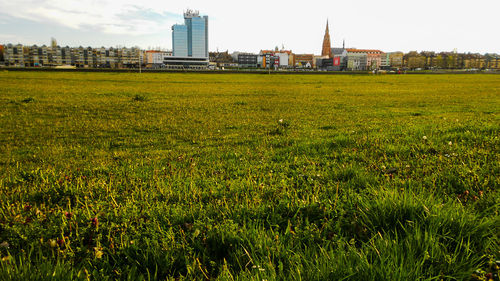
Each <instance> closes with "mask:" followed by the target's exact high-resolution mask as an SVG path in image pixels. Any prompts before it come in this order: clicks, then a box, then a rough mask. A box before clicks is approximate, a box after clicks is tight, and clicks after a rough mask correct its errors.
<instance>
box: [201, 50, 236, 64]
mask: <svg viewBox="0 0 500 281" xmlns="http://www.w3.org/2000/svg"><path fill="white" fill-rule="evenodd" d="M239 53H240V52H235V53H232V54H229V52H228V51H225V52H210V53H209V54H208V55H209V61H210V62H211V63H214V64H215V66H216V67H238V64H237V61H238V56H237V54H239ZM235 54H236V55H235Z"/></svg>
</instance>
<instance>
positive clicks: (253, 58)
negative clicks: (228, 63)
mask: <svg viewBox="0 0 500 281" xmlns="http://www.w3.org/2000/svg"><path fill="white" fill-rule="evenodd" d="M257 57H258V55H256V54H251V53H239V54H238V57H237V60H238V65H239V67H257Z"/></svg>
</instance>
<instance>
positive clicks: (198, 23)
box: [172, 10, 208, 58]
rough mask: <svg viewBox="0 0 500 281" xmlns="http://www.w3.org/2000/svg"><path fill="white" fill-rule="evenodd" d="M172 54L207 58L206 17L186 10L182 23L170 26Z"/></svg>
mask: <svg viewBox="0 0 500 281" xmlns="http://www.w3.org/2000/svg"><path fill="white" fill-rule="evenodd" d="M172 47H173V48H172V49H173V56H176V57H195V58H208V17H207V16H203V17H200V16H199V12H197V11H196V12H194V11H192V10H187V11H186V12H185V13H184V25H178V24H176V25H174V26H172Z"/></svg>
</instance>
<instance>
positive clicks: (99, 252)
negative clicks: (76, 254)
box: [94, 247, 104, 259]
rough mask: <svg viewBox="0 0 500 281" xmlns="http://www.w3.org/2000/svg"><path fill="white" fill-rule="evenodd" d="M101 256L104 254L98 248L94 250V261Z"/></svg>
mask: <svg viewBox="0 0 500 281" xmlns="http://www.w3.org/2000/svg"><path fill="white" fill-rule="evenodd" d="M103 254H104V253H103V252H102V251H101V250H100V249H99V248H97V247H95V248H94V255H95V257H96V259H100V258H102V255H103Z"/></svg>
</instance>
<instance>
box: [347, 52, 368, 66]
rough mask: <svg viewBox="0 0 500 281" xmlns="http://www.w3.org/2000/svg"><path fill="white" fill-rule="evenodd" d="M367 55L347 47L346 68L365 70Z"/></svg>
mask: <svg viewBox="0 0 500 281" xmlns="http://www.w3.org/2000/svg"><path fill="white" fill-rule="evenodd" d="M367 62H368V55H367V54H366V53H365V52H363V51H361V50H358V49H347V70H350V71H360V70H366V65H367Z"/></svg>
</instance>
